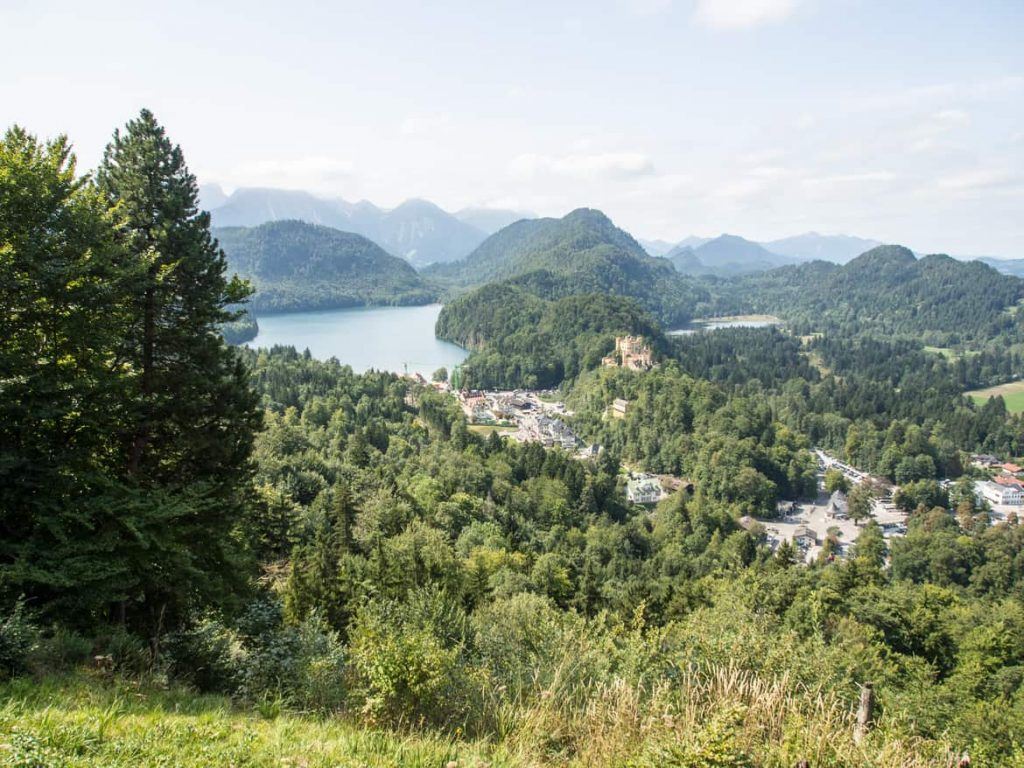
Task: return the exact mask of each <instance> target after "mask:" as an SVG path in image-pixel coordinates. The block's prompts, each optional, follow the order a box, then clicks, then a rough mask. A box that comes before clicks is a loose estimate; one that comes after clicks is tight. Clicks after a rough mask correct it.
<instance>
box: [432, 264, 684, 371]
mask: <svg viewBox="0 0 1024 768" xmlns="http://www.w3.org/2000/svg"><path fill="white" fill-rule="evenodd" d="M436 333H437V336H438V338H441V339H446V340H448V341H452V342H455V343H456V344H460V345H462V346H464V347H468V348H470V349H471V350H473V351H472V354H471V355H470V356H469V358H468V359H467V360H466V362H465V363H463V365H462V368H461V374H462V385H463V386H464V387H469V388H480V389H486V388H516V387H529V388H537V387H553V386H558V385H559V384H561V383H562V382H563V381H565V380H566V379H573V378H575V377H576V376H577V375H579V373H580V372H581V371H584V370H588V369H591V368H594V367H595V366H598V365H600V363H601V358H602V357H603V356H605V355H607V354H608V353H609V352H611V351H612V350H613V349H614V347H615V336H616V335H623V334H637V335H640V336H644V337H645V338H647V339H649V340H651V342H652V344H654V346H655V347H656V348H657V349H658V351H659V352H663V351H664V348H665V343H664V339H663V337H662V334H661V331H660V330H659V329H658V327H657V325H656V324H655V323H654V321H653V320H651V318H650V317H649V315H648V314H647V313H646V312H644V311H643V310H642V309H641V308H640V307H639V305H638V304H637V303H636V302H635V301H633V300H631V299H625V298H621V297H617V296H608V295H603V294H585V295H580V296H567V297H565V298H560V299H556V300H553V301H549V300H546V299H543V298H540V297H538V296H536V295H534V294H533V293H531V292H529V291H527V290H525V289H523V288H521V287H519V286H518V285H515V284H513V283H511V282H503V283H492V284H490V285H487V286H484V287H483V288H479V289H477V290H476V291H473V292H471V293H468V294H466V295H464V296H460V297H459V298H457V299H454V300H453V301H451V302H449V303H448V304H446V305H445V306H444V308H443V309H442V310H441V314H440V316H439V317H438V319H437V326H436Z"/></svg>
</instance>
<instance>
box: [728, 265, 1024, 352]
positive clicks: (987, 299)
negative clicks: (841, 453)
mask: <svg viewBox="0 0 1024 768" xmlns="http://www.w3.org/2000/svg"><path fill="white" fill-rule="evenodd" d="M711 291H712V293H713V294H714V299H713V308H714V309H713V311H714V314H721V315H729V314H742V313H748V312H767V313H771V314H775V315H778V316H779V317H781V318H783V319H784V320H786V322H787V325H789V327H790V328H791V329H792V330H793V332H794V333H796V334H798V335H802V334H808V333H812V332H821V331H824V332H827V333H829V334H831V335H836V336H842V337H845V338H852V337H855V336H859V335H864V334H870V335H874V336H878V337H891V336H894V335H901V336H907V337H913V338H914V339H917V340H918V341H921V342H923V343H925V344H933V345H937V346H955V345H957V344H964V343H975V344H977V343H981V342H987V341H990V340H992V339H994V338H996V337H997V336H1000V335H1009V336H1011V337H1013V338H1016V337H1017V336H1019V331H1020V322H1019V317H1018V316H1017V315H1016V314H1014V313H1013V312H1011V311H1008V310H1012V309H1013V308H1014V307H1015V306H1016V305H1017V304H1018V302H1020V300H1021V299H1022V298H1024V282H1022V281H1021V280H1020V279H1018V278H1015V277H1011V276H1008V275H1003V274H1000V273H999V272H997V271H996V270H994V269H992V268H991V267H989V266H987V265H985V264H983V263H981V262H977V261H970V262H963V261H957V260H956V259H952V258H950V257H949V256H939V255H933V256H925V257H924V258H921V259H916V258H915V257H914V254H913V253H911V252H910V251H909V250H907V249H906V248H902V247H900V246H891V245H886V246H879V247H878V248H875V249H873V250H871V251H868V252H867V253H865V254H862V255H861V256H858V257H857V258H855V259H853V260H852V261H850V262H849V263H848V264H845V265H843V266H839V265H835V264H828V263H825V262H812V263H810V264H801V265H798V266H792V267H781V268H779V269H774V270H771V271H768V272H763V273H760V274H756V275H747V276H744V277H740V278H737V279H734V280H729V281H715V282H714V283H713V284H712V287H711Z"/></svg>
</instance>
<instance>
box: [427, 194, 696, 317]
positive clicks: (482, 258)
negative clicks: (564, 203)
mask: <svg viewBox="0 0 1024 768" xmlns="http://www.w3.org/2000/svg"><path fill="white" fill-rule="evenodd" d="M424 275H426V276H428V277H429V278H431V279H434V280H436V281H438V282H439V283H441V284H442V285H443V286H446V287H448V288H449V289H450V290H451V291H452V292H456V293H457V292H460V291H464V290H466V289H470V288H474V287H477V286H480V285H483V284H485V283H488V282H491V281H496V280H504V279H509V278H514V279H515V280H516V281H517V283H518V284H519V285H520V286H521V287H524V288H526V289H527V290H529V291H531V292H533V293H536V294H537V295H540V296H542V297H544V298H548V299H556V298H561V297H565V296H570V295H578V294H585V293H608V294H613V295H617V296H629V297H633V298H635V299H637V300H638V301H639V302H640V303H641V304H642V305H643V306H644V308H646V309H648V310H649V311H650V312H652V314H654V315H655V316H656V317H657V318H658V320H659V321H661V322H663V323H665V324H669V325H671V324H675V323H682V322H685V321H686V320H688V319H689V318H690V317H691V316H692V315H693V312H694V307H695V306H696V305H697V304H698V303H699V302H701V301H703V300H706V298H707V294H706V293H705V292H704V291H703V290H702V289H700V288H698V287H697V286H696V285H695V284H694V283H693V282H692V281H691V280H689V279H687V278H686V277H683V276H682V275H679V274H678V273H676V271H675V270H674V269H673V267H672V265H671V263H669V262H668V261H667V260H665V259H658V258H653V257H651V256H648V255H647V254H646V252H645V251H644V249H643V248H642V247H641V246H640V244H639V243H637V242H636V240H634V239H633V238H632V236H630V235H629V234H628V233H626V232H624V231H623V230H621V229H619V228H618V227H616V226H615V225H614V224H613V223H612V222H611V221H610V220H609V219H608V217H607V216H605V215H604V214H603V213H601V212H600V211H596V210H592V209H589V208H580V209H577V210H575V211H573V212H572V213H570V214H568V215H567V216H565V217H563V218H561V219H533V220H524V221H518V222H516V223H514V224H512V225H510V226H508V227H505V228H504V229H502V230H501V231H499V232H497V233H495V234H494V235H492V236H491V237H489V238H488V239H487V240H485V241H484V242H483V244H481V245H480V247H479V248H477V249H476V250H475V251H473V253H471V254H470V255H469V256H467V257H466V258H465V259H463V260H462V261H459V262H455V263H452V264H445V265H437V266H434V267H430V268H428V269H427V270H425V271H424Z"/></svg>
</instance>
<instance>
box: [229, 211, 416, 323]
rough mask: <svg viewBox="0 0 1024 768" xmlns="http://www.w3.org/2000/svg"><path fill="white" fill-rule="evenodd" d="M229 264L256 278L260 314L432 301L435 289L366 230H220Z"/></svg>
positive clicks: (288, 224) (295, 226)
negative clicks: (357, 232) (365, 233)
mask: <svg viewBox="0 0 1024 768" xmlns="http://www.w3.org/2000/svg"><path fill="white" fill-rule="evenodd" d="M214 235H215V236H216V237H217V239H218V240H219V241H220V244H221V247H222V248H223V249H224V252H225V254H226V255H227V258H228V264H229V267H230V268H231V269H232V270H233V271H235V272H237V273H238V274H239V275H241V276H242V277H245V278H247V279H249V280H251V281H252V282H253V284H254V285H255V287H256V294H255V296H253V298H252V300H251V303H250V307H251V308H252V309H253V310H254V311H255V312H257V313H259V312H275V311H287V310H303V309H331V308H337V307H354V306H364V305H370V304H425V303H427V302H429V301H431V300H433V299H434V297H435V296H434V293H433V292H432V291H431V290H430V289H429V288H428V287H427V286H426V285H425V284H424V282H423V280H422V278H420V276H419V275H418V274H417V273H416V270H414V269H413V268H412V267H411V266H409V264H407V263H406V262H405V261H404V260H402V259H399V258H398V257H396V256H392V255H390V254H388V253H386V252H385V251H384V250H383V249H382V248H381V247H380V246H378V245H376V244H375V243H373V242H371V241H370V240H367V239H366V238H365V237H362V236H361V235H355V234H352V233H350V232H341V231H339V230H337V229H331V228H330V227H325V226H321V225H318V224H307V223H305V222H302V221H274V222H270V223H268V224H262V225H260V226H258V227H252V228H248V227H224V228H220V229H216V230H214Z"/></svg>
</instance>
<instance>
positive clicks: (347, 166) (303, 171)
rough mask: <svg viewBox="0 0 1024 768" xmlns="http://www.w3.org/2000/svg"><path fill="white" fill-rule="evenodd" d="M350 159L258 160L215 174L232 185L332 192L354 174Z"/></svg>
mask: <svg viewBox="0 0 1024 768" xmlns="http://www.w3.org/2000/svg"><path fill="white" fill-rule="evenodd" d="M353 170H354V167H353V164H352V161H350V160H347V159H343V158H338V157H328V156H324V155H322V156H309V157H298V158H291V159H287V160H259V161H257V162H253V163H247V164H245V165H241V166H238V167H236V168H234V169H233V170H231V171H229V172H228V173H226V174H216V176H217V178H224V179H225V182H226V183H228V184H230V185H231V186H235V187H283V188H285V189H308V190H310V191H313V192H333V191H336V190H337V189H338V187H339V186H340V184H341V183H342V182H348V181H349V180H350V179H351V178H352V174H353Z"/></svg>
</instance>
